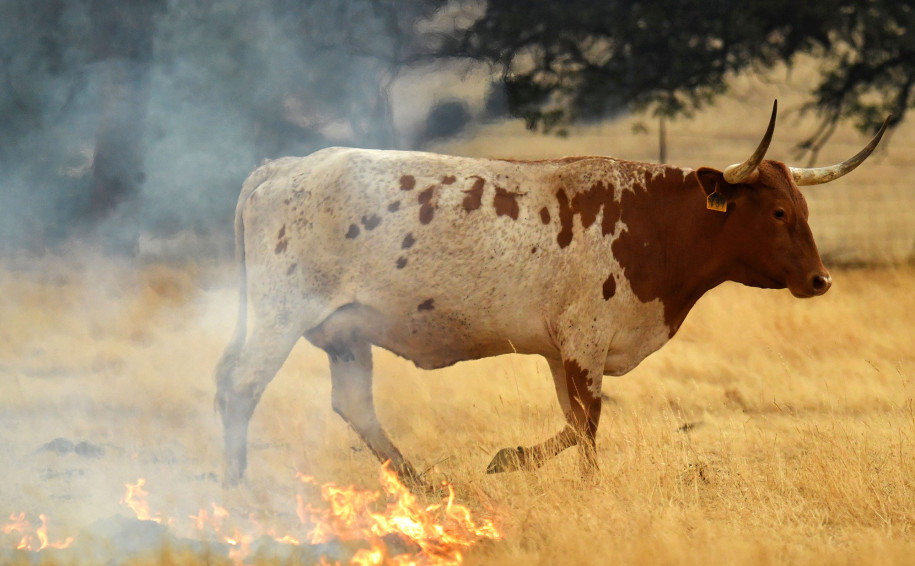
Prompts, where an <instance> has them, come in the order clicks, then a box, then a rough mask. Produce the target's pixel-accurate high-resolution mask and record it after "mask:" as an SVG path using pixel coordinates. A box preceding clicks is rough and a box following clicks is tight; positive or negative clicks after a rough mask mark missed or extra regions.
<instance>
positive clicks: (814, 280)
mask: <svg viewBox="0 0 915 566" xmlns="http://www.w3.org/2000/svg"><path fill="white" fill-rule="evenodd" d="M830 287H832V277H830V276H829V273H827V272H825V271H819V272H816V273H814V274H812V275H810V276H809V277H807V281H806V282H805V285H804V287H803V288H801V289H791V294H793V295H794V296H795V297H798V298H801V299H807V298H810V297H818V296H820V295H822V294H824V293H826V291H828V290H829V288H830Z"/></svg>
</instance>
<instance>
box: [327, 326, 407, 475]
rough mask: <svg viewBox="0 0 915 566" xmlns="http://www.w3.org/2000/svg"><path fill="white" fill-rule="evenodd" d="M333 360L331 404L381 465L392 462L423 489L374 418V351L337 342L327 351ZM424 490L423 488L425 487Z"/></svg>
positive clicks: (359, 342) (355, 343) (359, 343)
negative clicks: (388, 461)
mask: <svg viewBox="0 0 915 566" xmlns="http://www.w3.org/2000/svg"><path fill="white" fill-rule="evenodd" d="M325 351H327V356H328V358H329V359H330V377H331V387H332V389H331V402H332V405H333V408H334V411H335V412H336V413H337V414H338V415H340V416H341V417H343V420H345V421H346V422H347V423H349V425H350V426H351V427H352V428H353V430H354V431H356V434H358V435H359V436H360V438H362V440H363V442H365V444H366V446H368V447H369V449H370V450H371V451H372V453H374V454H375V456H376V457H377V458H378V459H379V460H380V461H382V462H385V461H387V460H390V461H391V469H393V470H395V471H397V472H398V473H399V474H400V475H401V477H402V478H403V479H404V480H405V481H407V482H410V483H412V484H414V485H416V486H423V482H422V480H421V479H420V478H419V475H418V474H417V473H416V470H414V468H413V466H412V465H411V464H410V462H408V461H407V460H406V458H404V457H403V455H402V454H401V453H400V450H398V449H397V447H396V446H394V443H393V442H391V439H390V438H388V435H387V433H385V431H384V429H383V428H382V427H381V423H380V422H379V421H378V417H377V416H376V414H375V403H374V401H373V395H372V349H371V344H369V343H368V342H365V341H362V340H354V341H350V342H338V343H334V344H332V345H330V346H327V347H326V348H325ZM423 487H424V486H423Z"/></svg>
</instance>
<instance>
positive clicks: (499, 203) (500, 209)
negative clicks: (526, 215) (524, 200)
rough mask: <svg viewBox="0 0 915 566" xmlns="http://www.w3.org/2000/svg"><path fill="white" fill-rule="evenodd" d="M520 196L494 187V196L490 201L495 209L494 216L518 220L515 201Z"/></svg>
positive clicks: (516, 202)
mask: <svg viewBox="0 0 915 566" xmlns="http://www.w3.org/2000/svg"><path fill="white" fill-rule="evenodd" d="M520 196H522V195H521V193H513V192H511V191H507V190H505V189H503V188H502V187H498V186H497V187H496V196H495V197H493V199H492V204H493V206H494V207H495V208H496V216H508V217H509V218H511V219H512V220H517V219H518V201H516V200H515V199H516V198H517V197H520Z"/></svg>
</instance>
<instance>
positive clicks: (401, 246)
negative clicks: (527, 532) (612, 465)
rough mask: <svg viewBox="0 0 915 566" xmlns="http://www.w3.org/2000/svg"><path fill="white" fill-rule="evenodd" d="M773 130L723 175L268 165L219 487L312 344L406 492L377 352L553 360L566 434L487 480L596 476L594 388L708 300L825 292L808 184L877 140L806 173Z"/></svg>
mask: <svg viewBox="0 0 915 566" xmlns="http://www.w3.org/2000/svg"><path fill="white" fill-rule="evenodd" d="M774 123H775V108H774V107H773V111H772V118H771V119H770V123H769V129H768V131H767V133H766V135H765V136H764V139H763V141H762V143H761V144H760V146H759V148H758V149H757V151H756V152H755V153H754V154H753V156H751V158H750V159H748V160H747V161H746V162H744V163H742V164H739V165H732V166H731V167H729V168H727V169H725V171H723V172H721V171H717V170H714V169H709V168H700V169H697V170H693V169H684V168H676V167H669V166H665V165H654V164H649V163H636V162H631V161H620V160H617V159H612V158H609V157H573V158H564V159H556V160H548V161H509V160H502V159H472V158H467V157H452V156H446V155H436V154H431V153H417V152H400V151H376V150H365V149H351V148H329V149H324V150H321V151H318V152H316V153H314V154H312V155H310V156H308V157H303V158H284V159H278V160H276V161H272V162H269V163H267V164H265V165H263V166H261V167H259V168H258V169H257V170H256V171H254V172H253V173H252V174H251V176H250V177H249V178H248V179H247V181H245V184H244V187H243V189H242V192H241V196H240V198H239V201H238V208H237V210H236V215H235V231H236V245H237V258H238V269H239V283H240V287H241V297H240V299H241V300H240V304H239V312H238V326H237V328H236V330H235V335H234V337H233V338H232V340H231V343H230V344H229V346H228V348H227V349H226V352H225V354H224V355H223V357H222V360H221V361H220V364H219V367H218V368H217V372H216V376H217V386H218V391H217V394H216V406H217V409H218V411H219V414H220V416H221V417H222V422H223V426H224V427H225V431H224V432H225V449H226V476H225V479H226V480H227V481H228V482H234V481H237V480H239V479H240V478H241V476H242V474H243V473H244V470H245V466H246V444H247V430H248V422H249V420H250V418H251V415H252V413H253V411H254V408H255V406H256V405H257V403H258V401H259V399H260V397H261V395H262V394H263V392H264V389H265V388H266V387H267V384H268V383H269V382H270V380H271V379H272V378H273V377H274V375H275V374H276V372H277V370H278V369H279V367H280V366H281V365H282V363H283V361H284V360H285V359H286V357H287V356H288V354H289V352H290V350H291V349H292V347H293V345H294V344H295V343H296V341H297V340H298V339H299V337H301V336H304V337H305V338H306V339H308V340H309V341H310V342H311V343H313V344H315V345H316V346H318V347H319V348H321V349H323V350H324V351H325V352H327V355H328V358H329V359H330V370H331V381H332V387H333V393H332V403H333V408H334V410H335V411H336V412H337V413H339V414H340V416H342V417H343V418H344V419H345V420H346V421H347V422H348V423H349V424H350V425H351V426H352V427H353V429H355V431H356V432H357V433H358V434H359V435H360V436H361V437H362V439H363V440H364V441H365V443H366V444H367V445H368V446H369V448H371V450H372V452H374V453H375V455H376V456H377V457H378V458H379V459H380V460H388V459H389V460H391V462H392V466H393V467H394V468H395V469H398V470H400V471H401V472H402V473H403V474H404V475H405V476H406V477H408V478H412V479H414V480H415V479H417V477H416V473H415V470H414V468H413V467H412V466H411V465H410V463H409V462H408V461H407V460H406V459H405V458H404V457H403V456H402V454H401V453H400V451H399V450H398V449H397V448H396V447H395V446H394V444H393V443H392V442H391V440H390V439H389V438H388V436H387V434H386V433H385V432H384V430H383V429H382V427H381V425H380V424H379V422H378V420H377V417H376V415H375V408H374V405H373V400H372V354H371V346H372V345H373V344H374V345H377V346H380V347H382V348H385V349H387V350H390V351H391V352H394V353H395V354H397V355H399V356H403V357H404V358H407V359H409V360H411V361H413V362H414V363H415V364H416V365H417V366H419V367H421V368H440V367H444V366H448V365H451V364H454V363H457V362H460V361H462V360H473V359H478V358H484V357H487V356H496V355H499V354H505V353H510V352H519V353H524V354H540V355H542V356H544V357H545V358H546V359H547V361H548V362H549V366H550V370H551V371H552V374H553V379H554V382H555V386H556V394H557V396H558V397H559V403H560V405H561V406H562V410H563V412H564V413H565V416H566V420H567V423H568V424H567V425H566V426H565V427H564V428H563V430H561V431H560V432H559V433H558V434H556V435H555V436H554V437H552V438H550V439H548V440H546V441H545V442H543V443H541V444H538V445H536V446H531V447H519V448H506V449H503V450H501V451H500V452H499V453H498V454H496V456H495V458H494V459H493V461H492V462H491V463H490V465H489V468H488V471H490V472H497V471H506V470H511V469H517V468H519V467H532V466H536V465H539V464H540V463H541V462H543V461H544V460H545V459H546V458H549V457H550V456H552V455H555V454H556V453H558V452H560V451H562V450H564V449H565V448H568V447H569V446H572V445H574V444H579V445H581V446H582V447H583V451H582V453H583V455H584V462H585V463H586V464H589V463H593V462H594V457H595V452H594V447H595V445H594V438H595V433H596V431H597V425H598V419H599V417H600V410H601V397H600V391H601V380H602V378H603V376H604V375H605V374H607V375H622V374H625V373H626V372H628V371H629V370H631V369H632V368H634V367H635V366H636V365H638V363H639V362H641V361H642V360H643V359H644V358H645V357H646V356H648V355H649V354H651V353H652V352H654V351H655V350H657V349H658V348H660V347H661V346H662V345H664V344H665V343H666V342H667V341H668V340H670V338H671V337H672V336H673V335H674V334H675V333H676V332H677V329H678V328H679V327H680V324H681V323H682V322H683V320H684V319H685V318H686V315H687V313H688V312H689V310H690V309H691V308H692V306H693V305H694V304H695V303H696V301H697V300H698V299H699V297H701V296H702V295H703V294H704V293H705V292H706V291H708V290H709V289H712V288H713V287H715V286H717V285H718V284H720V283H722V282H724V281H737V282H739V283H743V284H745V285H750V286H753V287H763V288H785V287H787V288H788V289H790V290H791V292H792V293H793V294H794V295H796V296H798V297H811V296H814V295H821V294H823V293H825V292H826V291H827V289H829V286H830V278H829V274H828V273H827V271H826V269H825V268H824V267H823V264H822V263H821V261H820V257H819V254H818V252H817V248H816V244H815V243H814V241H813V236H812V235H811V232H810V228H809V226H808V224H807V205H806V203H805V201H804V197H803V196H802V195H801V193H800V191H798V185H807V184H815V183H821V182H826V181H829V180H832V179H834V178H836V177H838V176H840V175H843V174H845V173H847V172H848V171H850V170H852V169H853V168H854V167H856V166H857V165H858V164H859V163H860V162H861V161H863V160H864V159H865V158H866V157H867V155H869V154H870V152H871V151H872V150H873V148H874V147H876V144H877V142H878V141H879V140H880V137H881V135H882V134H883V131H884V129H885V128H886V124H884V127H883V128H882V129H881V130H880V132H879V133H878V134H877V135H876V136H875V137H874V139H873V140H872V141H871V143H870V144H869V145H868V146H867V147H866V148H865V149H864V150H862V151H861V153H859V154H858V155H856V156H855V157H853V158H851V159H849V160H848V161H846V162H843V163H841V164H839V165H836V166H833V167H827V168H818V169H798V168H791V167H788V166H786V165H785V164H784V163H780V162H777V161H768V160H767V161H763V156H764V154H765V151H766V148H767V147H768V143H769V140H770V139H771V136H772V131H773V128H774ZM716 202H717V203H718V205H719V206H718V207H717V208H719V209H723V210H715V208H716V207H715V206H714V205H715V203H716ZM249 305H250V308H251V312H252V314H253V317H252V323H251V325H250V327H249V325H248V324H247V314H248V307H249Z"/></svg>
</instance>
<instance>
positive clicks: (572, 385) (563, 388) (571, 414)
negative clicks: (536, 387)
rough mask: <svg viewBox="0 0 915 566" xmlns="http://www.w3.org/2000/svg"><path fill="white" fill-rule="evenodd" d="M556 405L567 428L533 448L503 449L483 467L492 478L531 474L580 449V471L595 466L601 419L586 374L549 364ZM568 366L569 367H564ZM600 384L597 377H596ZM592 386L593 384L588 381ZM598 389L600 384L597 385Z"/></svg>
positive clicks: (555, 361)
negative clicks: (504, 474) (518, 472)
mask: <svg viewBox="0 0 915 566" xmlns="http://www.w3.org/2000/svg"><path fill="white" fill-rule="evenodd" d="M548 361H549V364H550V371H551V372H552V374H553V384H554V386H555V387H556V396H557V397H558V399H559V405H560V407H561V408H562V412H563V414H564V415H565V417H566V426H565V427H563V428H562V430H560V431H559V432H558V433H556V435H554V436H553V437H552V438H550V439H548V440H546V441H544V442H541V443H540V444H535V445H533V446H527V447H525V446H518V447H517V448H503V449H502V450H499V452H497V453H496V455H495V457H494V458H493V459H492V461H491V462H490V463H489V466H487V467H486V473H489V474H495V473H501V472H510V471H515V470H532V469H536V468H539V467H540V466H541V465H543V463H544V462H546V461H547V460H549V459H550V458H552V457H553V456H555V455H557V454H559V453H560V452H562V451H563V450H565V449H566V448H569V447H571V446H575V445H576V444H578V445H581V447H582V458H583V468H584V469H585V471H586V472H589V471H590V470H591V469H593V468H595V467H596V465H597V458H596V449H595V442H594V440H595V436H596V433H597V422H598V419H599V418H600V409H601V406H600V405H601V400H600V396H598V395H595V394H594V393H593V392H592V391H591V389H590V388H589V387H588V385H589V384H588V381H589V380H588V379H587V373H586V372H585V373H582V371H581V370H580V368H578V367H577V366H575V365H569V364H566V363H563V362H561V361H559V360H548ZM567 366H568V367H567ZM598 380H599V377H598ZM591 381H592V383H593V380H591ZM598 386H599V381H598Z"/></svg>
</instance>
